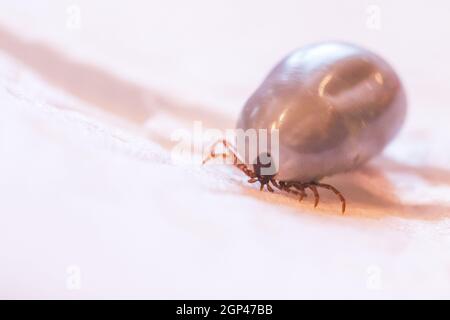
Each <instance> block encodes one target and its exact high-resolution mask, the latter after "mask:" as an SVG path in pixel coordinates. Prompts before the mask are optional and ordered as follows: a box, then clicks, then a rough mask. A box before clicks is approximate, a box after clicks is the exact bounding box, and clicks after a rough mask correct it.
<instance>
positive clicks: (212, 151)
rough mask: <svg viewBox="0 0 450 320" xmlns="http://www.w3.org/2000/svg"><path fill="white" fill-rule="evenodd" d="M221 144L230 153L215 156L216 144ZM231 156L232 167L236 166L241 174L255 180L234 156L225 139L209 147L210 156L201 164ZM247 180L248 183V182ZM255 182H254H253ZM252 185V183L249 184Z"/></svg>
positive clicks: (249, 170)
mask: <svg viewBox="0 0 450 320" xmlns="http://www.w3.org/2000/svg"><path fill="white" fill-rule="evenodd" d="M220 143H222V144H223V146H224V147H225V149H226V150H227V151H229V152H230V153H229V154H228V153H220V154H216V153H215V148H216V146H217V145H218V144H220ZM229 155H231V156H232V157H233V165H234V166H236V167H237V168H238V169H239V170H241V171H242V172H243V173H245V174H246V175H247V176H248V177H250V178H251V179H250V180H252V179H253V178H256V176H255V173H254V172H253V171H252V170H251V169H250V168H249V167H247V166H246V165H245V164H244V163H242V162H241V161H240V160H239V158H238V157H237V155H236V151H235V150H234V148H233V146H232V145H231V144H230V143H229V142H228V141H226V140H225V139H222V140H219V141H217V142H215V143H214V144H213V145H212V146H211V152H210V154H209V155H208V156H207V157H206V158H205V159H204V160H203V164H205V163H206V162H208V161H210V160H212V159H215V158H217V157H220V156H222V157H223V159H225V158H226V157H227V156H229ZM250 180H249V182H250ZM254 182H256V181H254ZM250 183H253V182H250Z"/></svg>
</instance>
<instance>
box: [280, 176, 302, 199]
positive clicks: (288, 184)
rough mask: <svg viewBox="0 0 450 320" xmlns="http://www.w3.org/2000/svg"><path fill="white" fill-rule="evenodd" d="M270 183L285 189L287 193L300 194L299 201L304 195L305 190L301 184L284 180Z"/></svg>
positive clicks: (282, 189)
mask: <svg viewBox="0 0 450 320" xmlns="http://www.w3.org/2000/svg"><path fill="white" fill-rule="evenodd" d="M273 180H274V179H273ZM274 181H275V180H274ZM272 183H273V184H274V186H275V187H277V188H278V189H279V190H281V191H286V192H287V193H291V194H293V195H296V196H300V198H299V201H302V200H303V198H305V197H306V193H305V190H304V188H303V187H302V186H301V184H294V183H292V182H284V181H280V182H279V183H274V182H273V181H272ZM294 189H297V190H298V191H297V190H294Z"/></svg>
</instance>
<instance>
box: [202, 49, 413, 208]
mask: <svg viewBox="0 0 450 320" xmlns="http://www.w3.org/2000/svg"><path fill="white" fill-rule="evenodd" d="M405 114H406V98H405V93H404V90H403V86H402V84H401V82H400V80H399V78H398V76H397V75H396V73H395V71H394V70H393V69H392V68H391V67H390V66H389V65H388V64H387V63H386V62H385V61H384V60H383V59H382V58H380V57H379V56H377V55H375V54H374V53H372V52H370V51H368V50H365V49H363V48H360V47H357V46H354V45H350V44H345V43H340V42H326V43H320V44H315V45H310V46H307V47H304V48H302V49H299V50H296V51H294V52H292V53H291V54H289V55H288V56H287V57H286V58H284V59H283V60H282V61H281V62H280V63H279V64H278V65H276V66H275V68H274V69H273V70H272V71H271V72H270V73H269V75H268V76H267V77H266V79H265V80H264V81H263V83H262V84H261V85H260V87H259V88H258V89H257V90H256V91H255V93H254V94H253V95H252V96H251V97H250V98H249V99H248V101H247V103H246V104H245V106H244V108H243V110H242V112H241V114H240V117H239V120H238V123H237V128H239V129H244V130H247V129H267V130H268V131H270V130H273V129H278V130H279V155H278V157H279V159H277V162H278V166H277V169H278V170H277V172H276V174H274V175H270V176H263V175H261V174H259V172H260V170H259V169H260V168H259V167H260V166H261V165H260V164H259V161H258V163H257V164H254V165H253V170H251V169H250V167H251V166H250V165H247V164H246V163H244V162H245V161H244V162H243V161H242V160H240V157H239V155H237V154H236V150H234V148H233V146H232V145H231V144H230V143H228V142H227V141H220V142H219V143H223V144H224V146H225V147H227V148H228V149H229V151H231V154H232V156H233V157H234V159H235V164H236V166H238V168H240V169H241V170H242V171H243V172H244V173H246V174H247V175H248V176H249V177H250V180H249V182H256V181H259V182H260V183H261V189H262V188H263V187H264V185H266V186H267V188H268V190H269V191H273V188H271V186H270V184H273V185H274V186H275V187H277V188H278V189H280V190H284V191H287V192H290V193H294V194H298V195H299V196H300V199H302V198H303V197H304V196H305V189H308V188H309V189H311V190H312V191H313V193H314V196H315V199H316V201H315V205H317V203H318V192H317V187H324V188H327V189H330V190H332V191H333V192H335V193H336V194H337V195H338V196H339V197H340V199H341V201H342V211H343V212H344V211H345V200H344V198H343V197H342V195H341V194H340V193H339V191H337V190H336V189H335V188H334V187H332V186H330V185H327V184H322V183H319V180H320V179H321V178H323V177H325V176H330V175H333V174H336V173H340V172H345V171H348V170H351V169H354V168H356V167H358V166H360V165H361V164H363V163H365V162H366V161H367V160H369V159H370V158H372V157H373V156H375V155H376V154H378V153H380V152H381V151H382V150H383V148H384V147H385V146H386V145H387V143H388V142H389V141H390V140H391V139H392V138H393V137H394V136H395V135H396V133H397V132H398V131H399V129H400V127H401V125H402V124H403V122H404V119H405ZM214 147H215V145H214V146H213V149H212V150H211V154H210V156H209V157H208V158H207V159H205V162H206V161H208V160H209V159H211V158H214V157H217V156H218V155H217V154H215V152H214ZM264 163H265V162H264Z"/></svg>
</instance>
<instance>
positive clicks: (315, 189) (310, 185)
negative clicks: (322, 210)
mask: <svg viewBox="0 0 450 320" xmlns="http://www.w3.org/2000/svg"><path fill="white" fill-rule="evenodd" d="M306 187H307V188H309V189H311V191H312V192H313V193H314V208H315V207H317V205H318V204H319V199H320V196H319V191H317V188H316V185H315V184H308V185H307V186H306Z"/></svg>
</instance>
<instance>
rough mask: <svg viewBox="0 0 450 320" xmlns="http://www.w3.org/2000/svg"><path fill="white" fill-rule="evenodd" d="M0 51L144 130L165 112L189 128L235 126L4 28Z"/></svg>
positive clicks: (165, 143)
mask: <svg viewBox="0 0 450 320" xmlns="http://www.w3.org/2000/svg"><path fill="white" fill-rule="evenodd" d="M0 50H2V51H4V52H5V53H7V54H9V55H10V56H12V57H13V58H15V59H16V60H18V61H20V62H21V63H22V64H24V65H26V66H27V67H29V68H30V69H31V70H32V71H34V73H36V74H37V75H38V76H40V77H41V78H43V79H45V80H46V81H48V82H49V83H50V84H52V85H54V86H56V87H59V88H60V89H62V90H64V91H66V92H68V93H70V94H71V95H73V96H75V97H76V98H78V99H80V100H82V101H84V102H86V103H87V104H89V105H90V106H94V107H96V108H98V109H100V110H102V111H105V112H107V113H109V114H111V115H113V116H116V117H117V118H118V119H124V120H128V122H131V123H132V124H135V125H138V126H139V127H140V128H142V126H143V124H145V123H146V122H147V121H149V120H150V119H151V118H153V117H154V116H156V115H158V114H160V113H165V114H168V115H169V116H170V117H171V118H173V119H176V120H177V121H180V122H182V123H184V124H185V125H186V126H188V128H190V127H191V125H192V122H193V121H195V120H201V121H203V122H204V123H205V124H206V125H208V126H210V127H213V128H227V127H229V126H230V125H231V124H232V123H233V122H232V119H230V118H228V117H227V116H225V115H223V114H220V112H218V111H212V110H211V108H206V107H203V106H199V105H192V104H188V103H184V102H181V101H178V100H176V99H174V98H172V97H170V96H168V95H164V94H161V93H160V92H157V91H155V90H152V89H151V88H147V87H144V86H142V85H139V84H136V83H133V82H130V81H127V80H124V79H122V78H120V77H118V76H117V75H115V74H113V73H111V72H108V71H106V70H103V69H101V68H99V67H97V66H95V65H92V64H88V63H83V62H79V61H75V60H73V59H72V58H70V57H68V56H66V55H65V54H64V53H62V52H60V51H58V50H56V49H53V48H51V47H50V46H47V45H45V44H42V43H39V42H34V41H27V40H25V39H22V38H20V37H19V36H17V35H15V34H13V33H12V32H10V31H9V30H7V29H6V28H5V27H3V26H1V25H0ZM146 130H147V129H146ZM147 131H148V132H147V133H148V134H149V136H150V138H152V139H153V140H155V141H156V142H159V144H161V145H162V146H163V147H169V146H171V145H172V143H171V142H170V141H169V140H168V139H167V138H166V137H164V136H162V135H159V134H158V133H157V132H155V131H153V132H152V131H151V130H150V129H148V130H147Z"/></svg>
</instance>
